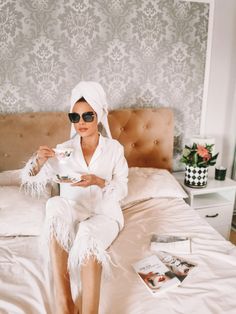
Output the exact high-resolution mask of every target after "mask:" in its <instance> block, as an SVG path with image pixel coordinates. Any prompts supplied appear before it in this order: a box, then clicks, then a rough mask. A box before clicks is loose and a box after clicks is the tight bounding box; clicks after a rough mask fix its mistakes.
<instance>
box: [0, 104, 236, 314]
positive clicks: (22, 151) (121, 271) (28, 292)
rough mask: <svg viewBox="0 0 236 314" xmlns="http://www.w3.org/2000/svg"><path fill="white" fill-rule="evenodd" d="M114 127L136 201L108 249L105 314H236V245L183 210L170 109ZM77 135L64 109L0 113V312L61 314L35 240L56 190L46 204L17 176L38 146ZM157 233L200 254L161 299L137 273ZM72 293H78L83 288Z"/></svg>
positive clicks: (128, 115) (116, 119) (114, 120)
mask: <svg viewBox="0 0 236 314" xmlns="http://www.w3.org/2000/svg"><path fill="white" fill-rule="evenodd" d="M109 124H110V127H111V132H112V135H113V137H114V138H116V139H118V140H119V141H120V142H121V143H122V144H123V145H124V148H125V155H126V158H127V161H128V164H129V167H130V170H129V194H128V196H127V197H126V198H125V199H124V200H123V201H122V208H123V213H124V217H125V227H124V229H123V230H122V232H121V233H120V235H119V237H118V238H117V239H116V240H115V241H114V242H113V244H112V245H111V246H110V248H109V253H110V256H111V259H112V261H113V265H112V274H111V276H110V277H109V279H107V278H104V277H103V278H102V286H101V298H100V310H99V313H100V314H110V313H112V314H143V313H148V314H156V313H158V314H166V313H169V314H171V313H173V314H174V313H175V314H177V313H178V314H179V313H199V314H200V313H201V314H202V313H204V314H207V313H212V314H213V313H214V314H217V313H219V314H221V313H229V314H230V313H232V314H233V313H235V308H236V299H235V298H234V294H235V293H236V284H235V282H236V250H235V246H234V245H233V244H231V243H230V242H229V241H226V240H225V239H224V238H223V237H222V236H221V235H220V234H219V233H217V232H216V231H215V230H214V229H213V228H212V227H211V226H210V225H209V224H208V223H207V222H206V221H204V220H203V219H202V218H201V217H200V216H199V215H198V214H197V212H196V211H194V210H193V209H192V208H191V207H189V205H187V204H186V203H185V201H184V198H185V196H186V195H185V194H184V191H183V190H182V188H181V187H180V185H179V184H178V183H177V181H176V180H175V179H174V177H173V176H172V174H171V169H172V158H173V125H174V117H173V113H172V111H171V110H170V109H168V108H158V109H151V108H150V109H120V110H114V111H111V112H110V113H109ZM60 125H63V128H61V127H59V126H60ZM69 128H70V125H69V123H68V121H67V116H66V113H63V112H49V113H45V112H38V113H22V114H9V115H1V116H0V135H1V136H0V171H1V173H0V185H1V186H0V207H1V210H0V313H3V314H8V313H10V314H13V313H14V314H22V313H27V314H28V313H34V314H37V313H38V314H44V313H45V314H51V313H54V305H53V302H52V300H53V298H52V295H51V291H52V278H51V271H50V266H47V267H46V266H45V263H44V257H43V256H41V255H39V254H38V246H37V241H38V237H39V234H40V230H41V226H42V223H43V215H44V210H43V209H44V205H45V202H46V201H47V199H48V197H50V195H51V193H55V190H54V188H52V187H49V190H48V193H47V195H44V196H42V197H41V198H40V199H32V198H31V197H30V196H26V195H24V194H22V193H23V192H22V191H20V192H19V184H20V182H19V170H17V169H20V168H22V167H23V165H24V163H25V162H26V161H27V159H28V158H29V157H30V156H31V154H32V153H33V152H34V151H35V150H36V148H37V147H38V146H39V145H40V144H47V145H50V146H55V144H56V143H60V142H63V141H64V140H66V139H67V138H68V136H69V131H70V130H69ZM9 196H10V197H9ZM13 204H17V208H14V207H13ZM153 233H157V234H174V235H186V236H190V237H191V239H192V253H191V254H187V255H186V256H185V255H183V256H182V257H187V258H188V259H189V260H191V261H192V262H193V263H195V264H196V265H197V266H196V267H195V268H194V269H193V270H192V271H191V272H190V273H189V275H188V277H187V278H186V279H185V280H184V281H183V282H182V284H181V285H180V286H179V287H175V288H173V289H171V290H169V291H166V292H165V293H162V294H160V295H158V296H157V297H155V298H154V297H153V296H151V295H150V294H149V292H148V291H147V290H146V288H145V287H144V286H143V284H142V283H141V282H140V279H139V278H138V276H137V275H136V274H135V272H134V270H133V268H132V267H131V264H132V263H134V262H136V261H137V260H140V259H141V258H143V257H146V256H149V255H151V254H153V253H151V252H150V247H149V245H150V237H151V235H152V234H153ZM72 289H73V293H74V296H76V293H77V291H76V289H77V287H75V286H73V287H72Z"/></svg>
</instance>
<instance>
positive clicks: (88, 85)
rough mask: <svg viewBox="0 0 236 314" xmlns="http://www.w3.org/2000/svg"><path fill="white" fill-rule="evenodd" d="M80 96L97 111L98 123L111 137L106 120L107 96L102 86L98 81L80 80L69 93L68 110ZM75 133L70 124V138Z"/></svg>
mask: <svg viewBox="0 0 236 314" xmlns="http://www.w3.org/2000/svg"><path fill="white" fill-rule="evenodd" d="M82 97H84V99H85V100H86V101H87V103H88V104H89V105H90V106H91V107H92V108H93V110H94V111H95V112H96V113H97V119H98V123H99V122H101V124H102V126H103V128H104V129H105V131H106V134H107V136H108V137H110V138H111V137H112V136H111V132H110V128H109V124H108V120H107V114H108V104H107V98H106V94H105V92H104V90H103V88H102V86H101V85H100V84H99V83H97V82H92V81H87V82H85V81H81V82H80V83H79V84H77V85H76V86H75V87H74V89H73V90H72V93H71V100H70V112H72V110H73V107H74V104H75V103H76V102H77V101H78V100H79V99H80V98H82ZM75 134H76V131H75V129H74V126H73V125H72V126H71V133H70V136H71V138H72V137H74V136H75Z"/></svg>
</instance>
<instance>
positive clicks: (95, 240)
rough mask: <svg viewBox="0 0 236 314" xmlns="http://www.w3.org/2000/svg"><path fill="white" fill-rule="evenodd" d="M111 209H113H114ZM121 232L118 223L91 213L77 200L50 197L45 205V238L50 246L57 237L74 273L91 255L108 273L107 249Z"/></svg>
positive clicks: (108, 259) (108, 258) (69, 267)
mask: <svg viewBox="0 0 236 314" xmlns="http://www.w3.org/2000/svg"><path fill="white" fill-rule="evenodd" d="M111 210H112V208H111ZM118 233H119V225H118V223H117V221H115V220H113V219H111V218H110V217H107V216H105V215H99V214H91V213H90V212H89V211H87V210H85V209H84V210H83V208H81V207H79V206H78V205H76V203H75V202H74V201H70V200H67V199H65V198H62V197H60V196H55V197H52V198H50V199H49V200H48V201H47V204H46V219H45V224H44V232H43V237H44V238H46V239H45V240H46V241H47V243H49V242H50V239H51V238H52V237H53V236H54V237H55V238H56V240H57V242H58V243H59V244H60V245H61V246H62V248H63V249H64V250H66V251H67V252H68V253H69V258H68V269H69V271H71V272H74V271H75V269H77V268H78V266H80V265H81V264H83V262H85V261H86V259H87V258H88V257H89V256H94V257H95V258H96V259H97V260H98V262H100V263H101V264H102V266H103V270H104V272H105V273H106V271H108V270H109V262H110V257H109V255H108V253H107V251H106V249H107V248H108V247H109V246H110V245H111V243H112V242H113V241H114V239H115V238H116V237H117V235H118Z"/></svg>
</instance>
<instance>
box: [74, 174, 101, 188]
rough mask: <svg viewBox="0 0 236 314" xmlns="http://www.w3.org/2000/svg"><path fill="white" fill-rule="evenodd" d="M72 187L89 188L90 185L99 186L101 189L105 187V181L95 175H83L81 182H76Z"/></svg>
mask: <svg viewBox="0 0 236 314" xmlns="http://www.w3.org/2000/svg"><path fill="white" fill-rule="evenodd" d="M71 185H72V186H81V187H87V186H90V185H97V186H99V187H100V188H104V186H105V180H104V179H102V178H100V177H97V176H96V175H95V174H83V175H82V176H81V181H79V182H75V183H73V184H71Z"/></svg>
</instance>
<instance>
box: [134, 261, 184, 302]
mask: <svg viewBox="0 0 236 314" xmlns="http://www.w3.org/2000/svg"><path fill="white" fill-rule="evenodd" d="M132 266H133V268H134V270H135V271H136V273H137V274H138V276H139V278H140V279H141V281H142V282H143V283H144V285H145V286H146V288H147V289H148V290H149V291H150V292H151V294H152V295H154V296H155V295H158V294H159V293H160V292H162V291H165V290H167V289H169V288H171V287H176V286H178V285H179V284H180V283H181V281H180V280H179V279H178V277H177V276H176V275H175V274H174V273H172V272H171V271H170V270H169V268H168V267H167V266H165V264H164V263H162V262H161V260H160V259H159V258H158V257H157V256H156V255H152V256H149V257H146V258H144V259H141V260H139V261H138V262H136V263H134V264H133V265H132Z"/></svg>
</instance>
